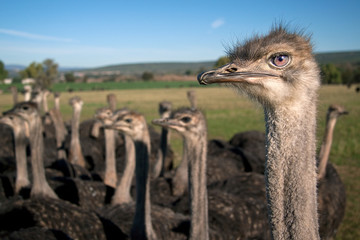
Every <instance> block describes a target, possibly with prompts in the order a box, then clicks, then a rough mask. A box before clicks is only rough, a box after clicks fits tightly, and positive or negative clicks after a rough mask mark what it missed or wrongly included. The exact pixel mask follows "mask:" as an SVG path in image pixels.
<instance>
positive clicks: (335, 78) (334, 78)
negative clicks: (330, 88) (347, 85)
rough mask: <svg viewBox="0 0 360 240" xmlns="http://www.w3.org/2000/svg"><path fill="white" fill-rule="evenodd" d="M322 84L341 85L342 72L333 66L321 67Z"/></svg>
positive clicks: (330, 64)
mask: <svg viewBox="0 0 360 240" xmlns="http://www.w3.org/2000/svg"><path fill="white" fill-rule="evenodd" d="M321 72H322V82H323V83H325V84H339V83H341V72H340V70H339V69H337V67H336V66H335V65H334V64H332V63H329V64H325V65H322V66H321Z"/></svg>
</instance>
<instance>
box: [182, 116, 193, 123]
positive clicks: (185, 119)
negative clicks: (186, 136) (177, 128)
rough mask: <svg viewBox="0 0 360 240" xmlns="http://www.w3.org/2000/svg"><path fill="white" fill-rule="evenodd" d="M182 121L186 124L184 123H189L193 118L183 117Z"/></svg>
mask: <svg viewBox="0 0 360 240" xmlns="http://www.w3.org/2000/svg"><path fill="white" fill-rule="evenodd" d="M181 121H182V122H184V123H188V122H190V121H191V118H190V117H183V118H182V119H181Z"/></svg>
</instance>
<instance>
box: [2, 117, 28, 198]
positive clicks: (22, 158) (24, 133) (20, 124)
mask: <svg viewBox="0 0 360 240" xmlns="http://www.w3.org/2000/svg"><path fill="white" fill-rule="evenodd" d="M0 123H4V124H6V125H8V126H10V127H11V128H12V129H13V133H14V140H15V157H16V180H15V193H17V194H18V193H19V192H20V190H21V189H22V188H28V187H30V180H29V176H28V171H27V161H26V144H27V139H28V138H29V134H30V133H29V127H28V125H27V123H26V122H25V120H24V119H23V118H21V117H20V116H18V115H16V114H13V113H9V114H7V115H5V116H3V117H2V118H0Z"/></svg>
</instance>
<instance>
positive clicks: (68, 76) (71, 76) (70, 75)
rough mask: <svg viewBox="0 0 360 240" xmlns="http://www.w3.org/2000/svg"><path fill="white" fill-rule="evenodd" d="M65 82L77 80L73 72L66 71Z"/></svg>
mask: <svg viewBox="0 0 360 240" xmlns="http://www.w3.org/2000/svg"><path fill="white" fill-rule="evenodd" d="M65 82H75V76H74V74H73V73H72V72H68V73H65Z"/></svg>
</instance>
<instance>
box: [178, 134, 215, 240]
mask: <svg viewBox="0 0 360 240" xmlns="http://www.w3.org/2000/svg"><path fill="white" fill-rule="evenodd" d="M184 143H185V149H186V150H185V153H186V154H187V156H186V158H187V162H188V172H189V192H190V210H191V228H190V238H189V239H209V227H208V199H207V189H206V155H207V135H206V133H205V134H202V135H201V136H200V137H198V138H189V137H185V139H184Z"/></svg>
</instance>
